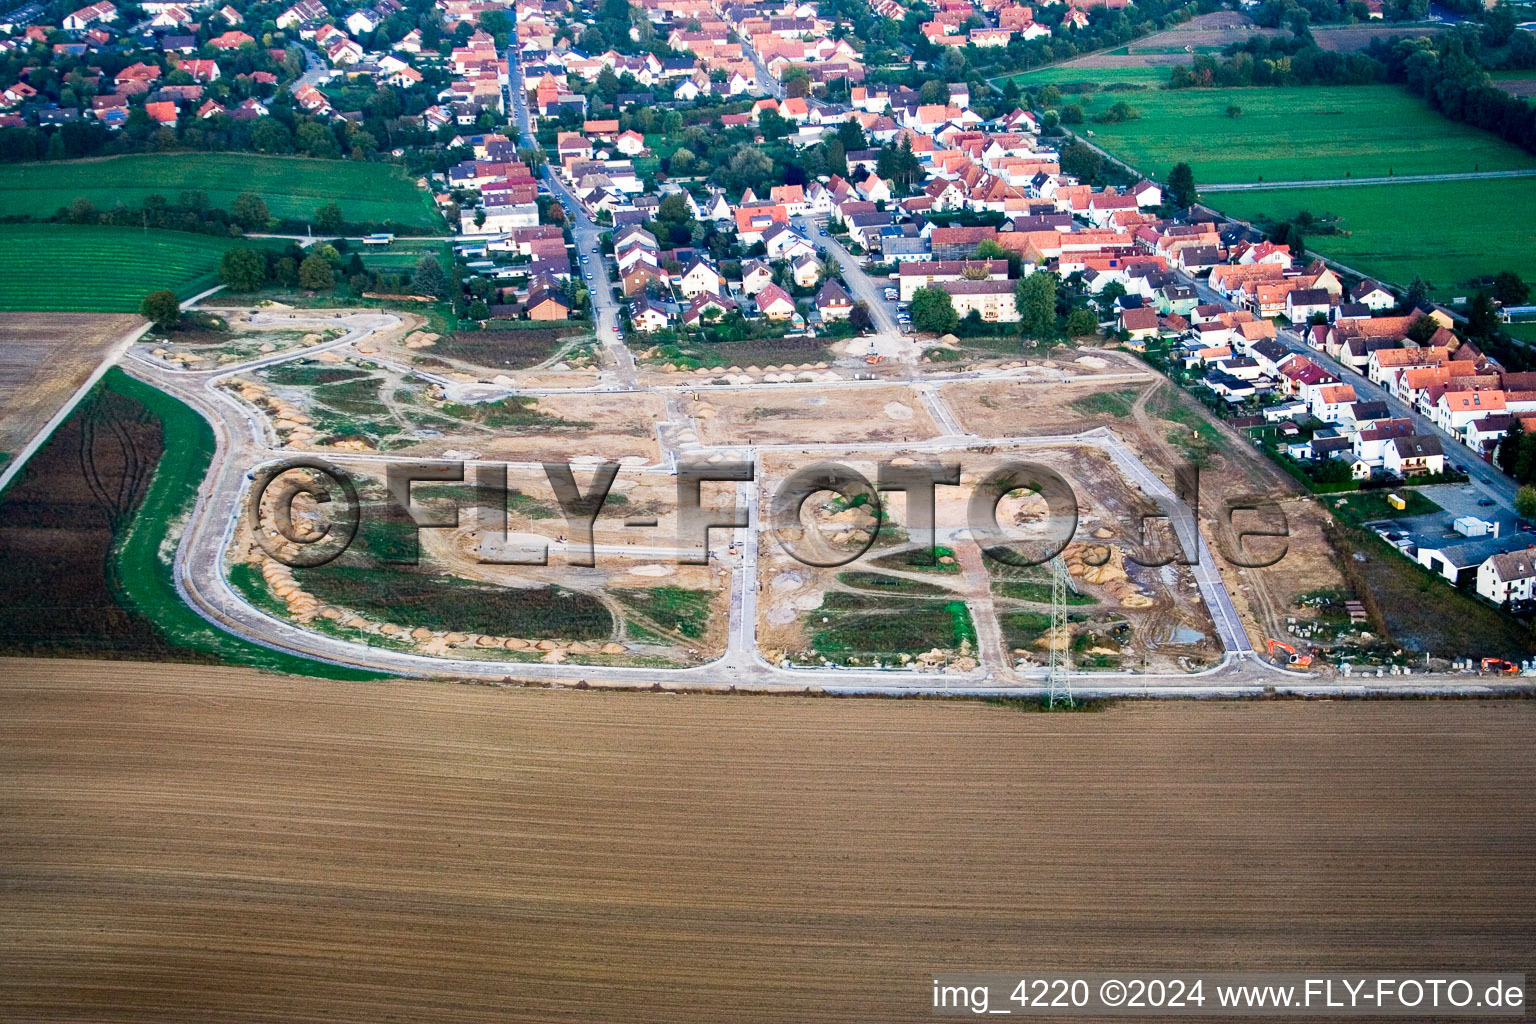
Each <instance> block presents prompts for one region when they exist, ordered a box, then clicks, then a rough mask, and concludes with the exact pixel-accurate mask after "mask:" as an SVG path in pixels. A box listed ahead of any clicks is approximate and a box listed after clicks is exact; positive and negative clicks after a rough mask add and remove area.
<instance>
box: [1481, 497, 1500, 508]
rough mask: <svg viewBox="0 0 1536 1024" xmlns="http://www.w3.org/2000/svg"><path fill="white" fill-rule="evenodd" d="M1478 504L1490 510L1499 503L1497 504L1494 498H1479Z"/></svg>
mask: <svg viewBox="0 0 1536 1024" xmlns="http://www.w3.org/2000/svg"><path fill="white" fill-rule="evenodd" d="M1477 503H1478V504H1479V505H1481V506H1483V508H1489V507H1491V506H1493V505H1495V504H1497V502H1495V501H1494V500H1493V499H1492V498H1478V499H1477Z"/></svg>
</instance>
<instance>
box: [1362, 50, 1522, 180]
mask: <svg viewBox="0 0 1536 1024" xmlns="http://www.w3.org/2000/svg"><path fill="white" fill-rule="evenodd" d="M1517 35H1528V33H1517ZM1469 39H1475V37H1470V36H1469V35H1468V34H1467V33H1463V32H1444V33H1441V34H1440V35H1438V36H1436V37H1435V38H1433V39H1425V38H1419V39H1400V40H1398V41H1397V42H1396V43H1394V44H1393V45H1392V46H1391V47H1387V48H1383V47H1380V45H1379V43H1378V44H1373V46H1372V51H1373V55H1375V56H1378V57H1380V56H1382V55H1383V53H1384V54H1385V55H1386V60H1385V63H1386V66H1387V69H1388V74H1389V75H1390V77H1391V78H1392V79H1393V80H1394V81H1401V82H1402V83H1404V84H1405V85H1407V87H1408V89H1409V90H1410V91H1411V92H1413V93H1415V94H1417V95H1419V96H1422V97H1423V98H1424V101H1425V102H1426V103H1428V104H1429V105H1430V106H1431V107H1433V108H1435V109H1436V110H1438V111H1440V113H1442V114H1444V115H1445V116H1446V117H1449V118H1451V119H1452V120H1453V121H1463V122H1465V123H1467V124H1471V125H1476V126H1477V127H1479V128H1482V129H1485V130H1487V131H1490V132H1493V133H1494V134H1495V135H1498V136H1499V137H1500V138H1503V139H1505V140H1506V141H1508V142H1512V143H1514V144H1515V145H1517V146H1521V147H1522V148H1524V149H1527V150H1530V151H1531V152H1536V106H1532V105H1531V104H1530V103H1529V102H1527V101H1526V100H1524V99H1522V98H1520V97H1519V96H1513V95H1511V94H1509V93H1507V92H1505V91H1504V90H1503V89H1501V88H1499V87H1498V86H1496V85H1494V84H1493V80H1492V79H1491V78H1490V77H1489V75H1488V72H1487V71H1486V70H1484V68H1483V66H1482V65H1481V64H1480V63H1479V62H1478V61H1477V60H1476V59H1475V57H1474V56H1472V55H1471V54H1469V52H1468V42H1469ZM1474 45H1475V42H1474Z"/></svg>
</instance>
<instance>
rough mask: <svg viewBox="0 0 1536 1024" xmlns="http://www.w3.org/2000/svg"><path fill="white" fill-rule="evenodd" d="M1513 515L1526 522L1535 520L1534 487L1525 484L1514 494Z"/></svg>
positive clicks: (1535, 489) (1535, 494)
mask: <svg viewBox="0 0 1536 1024" xmlns="http://www.w3.org/2000/svg"><path fill="white" fill-rule="evenodd" d="M1515 515H1517V516H1519V517H1520V518H1521V519H1524V520H1525V521H1526V522H1530V521H1531V520H1532V519H1536V487H1533V486H1531V485H1530V484H1525V485H1524V486H1523V487H1521V488H1520V489H1519V490H1518V491H1516V492H1515Z"/></svg>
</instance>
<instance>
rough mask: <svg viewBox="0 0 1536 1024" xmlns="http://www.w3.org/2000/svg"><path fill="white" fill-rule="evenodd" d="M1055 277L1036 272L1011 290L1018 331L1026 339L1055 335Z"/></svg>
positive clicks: (1043, 272) (1040, 271)
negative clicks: (1016, 314) (1017, 320)
mask: <svg viewBox="0 0 1536 1024" xmlns="http://www.w3.org/2000/svg"><path fill="white" fill-rule="evenodd" d="M1056 286H1057V281H1056V275H1055V274H1051V273H1047V272H1046V271H1044V270H1037V271H1035V272H1034V273H1033V274H1031V275H1029V276H1028V277H1026V278H1024V280H1022V281H1020V282H1019V283H1018V284H1017V285H1015V286H1014V289H1013V305H1014V308H1016V309H1017V310H1018V311H1019V318H1020V319H1019V329H1020V330H1021V331H1023V332H1024V334H1025V335H1026V336H1027V337H1032V338H1047V337H1054V336H1055V334H1056Z"/></svg>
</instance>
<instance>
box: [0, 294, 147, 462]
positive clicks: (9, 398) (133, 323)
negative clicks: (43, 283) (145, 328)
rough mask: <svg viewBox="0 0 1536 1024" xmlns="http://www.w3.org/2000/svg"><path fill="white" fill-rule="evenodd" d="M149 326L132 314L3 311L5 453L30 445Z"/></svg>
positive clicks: (0, 403) (0, 351)
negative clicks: (115, 351) (117, 350)
mask: <svg viewBox="0 0 1536 1024" xmlns="http://www.w3.org/2000/svg"><path fill="white" fill-rule="evenodd" d="M143 322H144V319H143V318H142V317H140V316H136V315H133V314H126V313H0V452H5V453H7V454H12V455H14V454H15V453H16V452H17V451H19V450H20V449H21V448H23V447H25V446H26V444H27V442H28V441H30V440H32V438H33V437H34V436H35V435H36V434H37V432H38V431H39V430H41V429H42V428H43V427H44V425H46V424H47V422H48V421H49V420H50V419H51V418H52V417H53V415H54V413H56V412H58V411H59V407H60V406H62V405H63V404H64V403H65V402H66V401H68V400H69V396H70V395H73V394H74V393H75V392H76V391H77V390H79V388H80V385H81V384H84V383H85V381H86V378H88V377H90V375H91V371H92V370H94V369H96V367H97V366H98V365H99V364H100V363H101V361H102V359H103V358H105V357H106V355H107V353H108V352H109V351H110V350H111V349H112V346H113V345H115V344H116V343H117V342H119V341H121V340H122V338H123V336H124V335H125V334H127V333H128V332H129V331H131V330H133V329H134V328H135V327H137V326H138V325H139V324H142V323H143Z"/></svg>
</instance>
